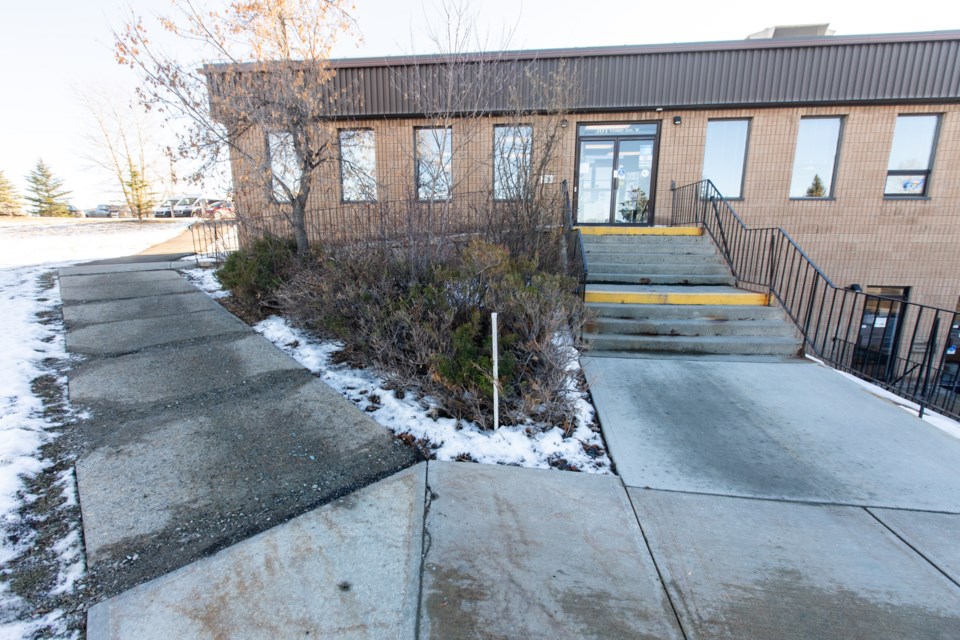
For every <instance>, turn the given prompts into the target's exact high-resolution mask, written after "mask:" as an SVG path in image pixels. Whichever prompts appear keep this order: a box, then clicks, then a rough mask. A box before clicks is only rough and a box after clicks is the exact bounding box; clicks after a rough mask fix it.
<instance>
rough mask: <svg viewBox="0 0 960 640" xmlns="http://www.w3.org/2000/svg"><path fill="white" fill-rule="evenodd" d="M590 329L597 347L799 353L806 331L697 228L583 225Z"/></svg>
mask: <svg viewBox="0 0 960 640" xmlns="http://www.w3.org/2000/svg"><path fill="white" fill-rule="evenodd" d="M581 232H582V233H583V242H584V252H585V256H586V262H587V269H588V275H587V292H586V302H587V306H588V307H589V308H591V309H592V310H593V311H594V313H595V314H596V319H595V321H594V322H593V323H592V325H591V326H589V327H588V332H587V333H586V335H585V337H586V338H587V339H588V340H589V341H590V343H591V346H592V348H593V350H594V351H597V352H610V351H614V352H617V351H619V352H654V353H676V354H691V353H696V354H724V355H766V356H794V355H797V354H798V353H799V351H800V349H801V342H800V338H799V336H798V334H797V331H796V329H795V327H794V326H793V324H791V323H790V322H788V321H787V319H786V318H785V317H784V315H783V312H782V311H781V310H780V309H779V308H777V307H772V306H770V305H769V298H768V296H767V294H763V293H755V292H752V291H746V290H743V289H737V288H736V287H735V286H734V285H735V284H736V280H735V278H734V277H733V275H731V273H730V269H729V268H728V267H727V264H726V262H725V261H724V260H723V258H722V257H721V256H720V255H719V254H718V253H717V250H716V247H715V246H714V244H713V242H712V240H710V238H707V237H705V236H703V235H702V233H701V230H700V229H696V228H686V227H681V228H664V227H645V228H610V227H595V228H582V229H581Z"/></svg>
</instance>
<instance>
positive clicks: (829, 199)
mask: <svg viewBox="0 0 960 640" xmlns="http://www.w3.org/2000/svg"><path fill="white" fill-rule="evenodd" d="M789 200H790V201H791V202H834V201H835V200H836V198H835V197H834V196H830V197H829V198H806V197H804V198H789Z"/></svg>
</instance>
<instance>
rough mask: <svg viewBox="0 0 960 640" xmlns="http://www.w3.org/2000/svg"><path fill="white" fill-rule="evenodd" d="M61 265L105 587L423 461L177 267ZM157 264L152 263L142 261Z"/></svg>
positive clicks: (86, 504)
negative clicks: (86, 414) (85, 412)
mask: <svg viewBox="0 0 960 640" xmlns="http://www.w3.org/2000/svg"><path fill="white" fill-rule="evenodd" d="M156 266H157V263H153V264H152V265H144V264H133V265H85V266H80V267H75V268H70V269H62V270H61V276H60V291H61V297H62V299H63V315H64V321H65V324H66V327H67V333H66V343H67V348H68V350H69V351H70V352H71V353H74V354H78V355H82V356H84V362H82V363H81V364H79V365H78V366H77V367H76V368H75V369H74V370H73V371H72V372H71V374H70V376H69V378H70V379H69V393H70V399H71V402H72V403H73V404H74V405H76V406H78V407H85V408H88V409H90V410H91V413H92V417H91V418H90V419H88V420H86V421H85V423H84V424H83V425H82V431H81V433H82V436H81V437H82V455H81V457H80V459H79V460H78V462H77V477H78V482H79V491H80V503H81V509H82V513H83V528H84V541H85V544H86V549H87V561H88V565H89V567H90V570H91V573H92V574H93V576H94V579H95V580H96V581H97V582H99V583H100V585H101V586H102V592H103V593H105V594H107V595H110V594H113V593H118V592H120V591H123V590H125V589H127V588H129V587H132V586H134V585H136V584H139V583H141V582H144V581H146V580H149V579H152V578H154V577H156V576H159V575H163V574H165V573H168V572H170V571H172V570H174V569H177V568H178V567H181V566H184V565H186V564H189V563H190V562H192V561H194V560H196V559H198V558H201V557H204V556H207V555H209V554H210V553H212V552H214V551H216V550H218V549H221V548H224V547H226V546H229V545H231V544H233V543H235V542H238V541H240V540H243V539H245V538H248V537H250V536H252V535H255V534H257V533H258V532H260V531H264V530H266V529H268V528H270V527H273V526H275V525H277V524H279V523H281V522H284V521H286V520H289V519H290V518H293V517H296V516H298V515H300V514H302V513H305V512H307V511H309V510H311V509H314V508H316V507H317V506H319V505H322V504H324V503H327V502H329V501H331V500H333V499H336V498H337V497H339V496H341V495H344V494H347V493H350V492H352V491H354V490H356V489H357V488H359V487H363V486H366V485H368V484H370V483H372V482H376V481H377V480H379V479H381V478H383V477H386V476H388V475H390V474H392V473H395V472H396V471H398V470H400V469H403V468H405V467H408V466H410V465H412V464H414V463H416V462H417V460H418V457H417V455H416V453H415V452H414V451H413V450H412V449H410V448H408V447H405V446H403V445H402V444H400V443H398V442H396V441H395V440H394V438H393V437H392V435H391V434H390V433H389V432H388V431H387V430H386V429H384V428H383V427H381V426H380V425H378V424H376V423H375V422H374V421H373V420H372V419H370V418H369V417H368V416H366V415H364V414H362V413H361V412H360V411H358V410H357V409H356V408H355V407H354V406H353V405H351V404H350V403H349V402H348V401H347V400H346V399H344V398H343V397H342V396H341V395H340V394H339V393H337V392H335V391H334V390H332V389H330V388H329V387H328V386H327V385H325V384H323V383H322V382H321V381H319V380H317V379H316V378H315V377H314V376H312V375H311V374H310V373H309V372H308V371H307V370H306V369H304V368H303V367H301V366H300V365H299V364H297V363H296V362H295V361H294V360H292V359H291V358H290V357H288V356H287V355H286V354H284V353H282V352H281V351H280V350H279V349H277V348H276V347H274V346H273V345H272V344H271V343H270V342H268V341H267V340H265V339H264V338H262V337H261V336H259V335H257V334H256V333H254V332H253V330H252V329H250V327H248V326H247V325H245V324H244V323H242V322H240V321H239V320H237V319H236V318H235V317H233V316H232V315H231V314H230V313H228V312H227V311H225V310H224V309H223V308H222V307H221V306H220V305H218V304H216V303H215V302H213V301H212V300H211V299H210V298H209V297H207V296H206V295H204V294H203V293H201V292H199V291H197V289H196V288H195V287H193V286H192V285H190V284H189V283H187V282H186V280H185V279H184V278H183V277H182V276H180V275H179V274H178V273H177V272H175V271H172V270H170V269H169V268H166V269H163V268H156ZM148 267H153V268H148Z"/></svg>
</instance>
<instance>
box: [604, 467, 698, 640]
mask: <svg viewBox="0 0 960 640" xmlns="http://www.w3.org/2000/svg"><path fill="white" fill-rule="evenodd" d="M620 487H621V488H622V489H623V492H624V493H625V494H627V500H628V501H629V502H630V508H631V509H632V510H633V519H634V520H636V521H637V527H639V528H640V535H641V536H642V537H643V544H644V545H646V547H647V553H648V554H650V561H651V562H653V568H654V569H655V570H656V572H657V579H658V580H660V586H661V587H662V588H663V593H664V594H666V596H667V602H669V603H670V610H671V611H673V617H674V618H675V619H676V621H677V628H678V629H680V635H682V636H683V640H689V637H688V636H687V630H686V629H684V628H683V621H682V620H680V612H679V611H678V610H677V605H676V604H674V602H673V597H672V596H671V595H670V589H669V587H667V581H666V580H664V578H663V572H662V571H661V570H660V564H659V563H658V562H657V557H656V556H655V555H654V553H653V547H651V546H650V540H649V539H648V538H647V532H646V531H644V530H643V524H642V523H641V522H640V514H638V513H637V505H635V504H634V503H633V497H632V496H631V495H630V492H629V491H627V485H626V484H624V482H623V478H620Z"/></svg>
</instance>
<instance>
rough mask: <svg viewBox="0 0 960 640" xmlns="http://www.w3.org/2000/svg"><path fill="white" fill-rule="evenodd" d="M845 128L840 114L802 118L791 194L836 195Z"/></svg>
mask: <svg viewBox="0 0 960 640" xmlns="http://www.w3.org/2000/svg"><path fill="white" fill-rule="evenodd" d="M842 128H843V118H842V117H840V116H831V117H806V118H800V127H799V130H798V131H797V149H796V152H795V153H794V157H793V174H792V175H791V178H790V197H791V198H804V199H807V198H809V199H818V198H832V197H833V186H834V178H835V177H836V171H837V158H838V157H839V155H840V132H841V130H842Z"/></svg>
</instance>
